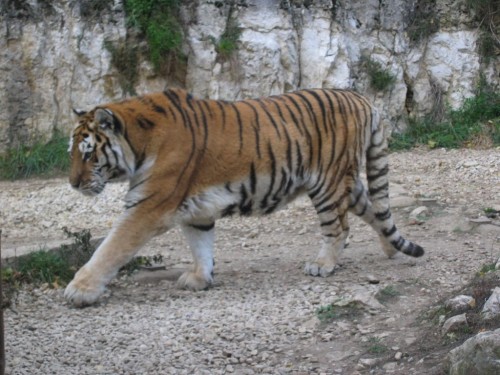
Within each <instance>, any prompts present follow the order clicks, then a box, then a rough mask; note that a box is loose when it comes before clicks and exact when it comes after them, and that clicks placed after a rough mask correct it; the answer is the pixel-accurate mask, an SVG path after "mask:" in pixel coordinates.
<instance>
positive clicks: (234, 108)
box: [230, 103, 243, 154]
mask: <svg viewBox="0 0 500 375" xmlns="http://www.w3.org/2000/svg"><path fill="white" fill-rule="evenodd" d="M230 105H231V108H233V110H234V112H235V113H236V120H237V122H238V135H239V140H240V149H239V152H240V154H241V150H242V149H243V123H242V122H241V115H240V111H239V110H238V108H237V107H236V106H235V105H234V104H233V103H231V104H230Z"/></svg>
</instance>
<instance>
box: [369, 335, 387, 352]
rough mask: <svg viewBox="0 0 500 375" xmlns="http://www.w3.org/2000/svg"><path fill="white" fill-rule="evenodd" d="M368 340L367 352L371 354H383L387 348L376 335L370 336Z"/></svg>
mask: <svg viewBox="0 0 500 375" xmlns="http://www.w3.org/2000/svg"><path fill="white" fill-rule="evenodd" d="M368 342H369V343H370V346H369V348H368V352H369V353H371V354H384V353H386V352H387V351H388V350H389V348H387V346H386V345H384V344H382V340H381V339H379V338H378V337H370V338H369V339H368Z"/></svg>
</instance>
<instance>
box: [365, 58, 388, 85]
mask: <svg viewBox="0 0 500 375" xmlns="http://www.w3.org/2000/svg"><path fill="white" fill-rule="evenodd" d="M362 64H363V66H364V68H365V69H366V71H367V73H368V76H369V77H370V85H371V86H372V87H373V88H374V89H375V90H378V91H385V90H387V89H388V88H389V87H391V86H393V85H394V83H395V82H396V77H395V76H394V75H393V74H392V73H391V72H390V71H389V70H386V69H384V68H382V65H381V64H380V63H379V62H377V61H374V60H371V59H369V58H368V59H365V60H364V61H363V63H362Z"/></svg>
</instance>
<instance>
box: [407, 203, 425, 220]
mask: <svg viewBox="0 0 500 375" xmlns="http://www.w3.org/2000/svg"><path fill="white" fill-rule="evenodd" d="M428 212H429V209H428V208H427V207H425V206H420V207H417V208H415V209H414V210H413V211H412V212H411V213H410V219H412V220H418V217H419V216H422V215H425V214H427V213H428Z"/></svg>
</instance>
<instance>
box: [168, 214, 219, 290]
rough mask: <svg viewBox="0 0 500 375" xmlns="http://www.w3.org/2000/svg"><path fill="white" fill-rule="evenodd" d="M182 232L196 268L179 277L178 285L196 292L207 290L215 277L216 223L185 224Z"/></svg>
mask: <svg viewBox="0 0 500 375" xmlns="http://www.w3.org/2000/svg"><path fill="white" fill-rule="evenodd" d="M182 231H183V232H184V236H185V237H186V240H187V242H188V244H189V247H190V248H191V253H192V255H193V258H194V267H193V270H191V271H186V272H184V273H183V274H182V275H181V277H179V280H177V285H178V286H179V287H180V288H184V289H189V290H195V291H197V290H204V289H207V288H209V287H210V286H211V285H212V283H213V276H214V274H213V270H214V259H213V247H214V232H215V231H214V222H213V221H205V222H202V223H196V224H194V223H190V224H183V225H182Z"/></svg>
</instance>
